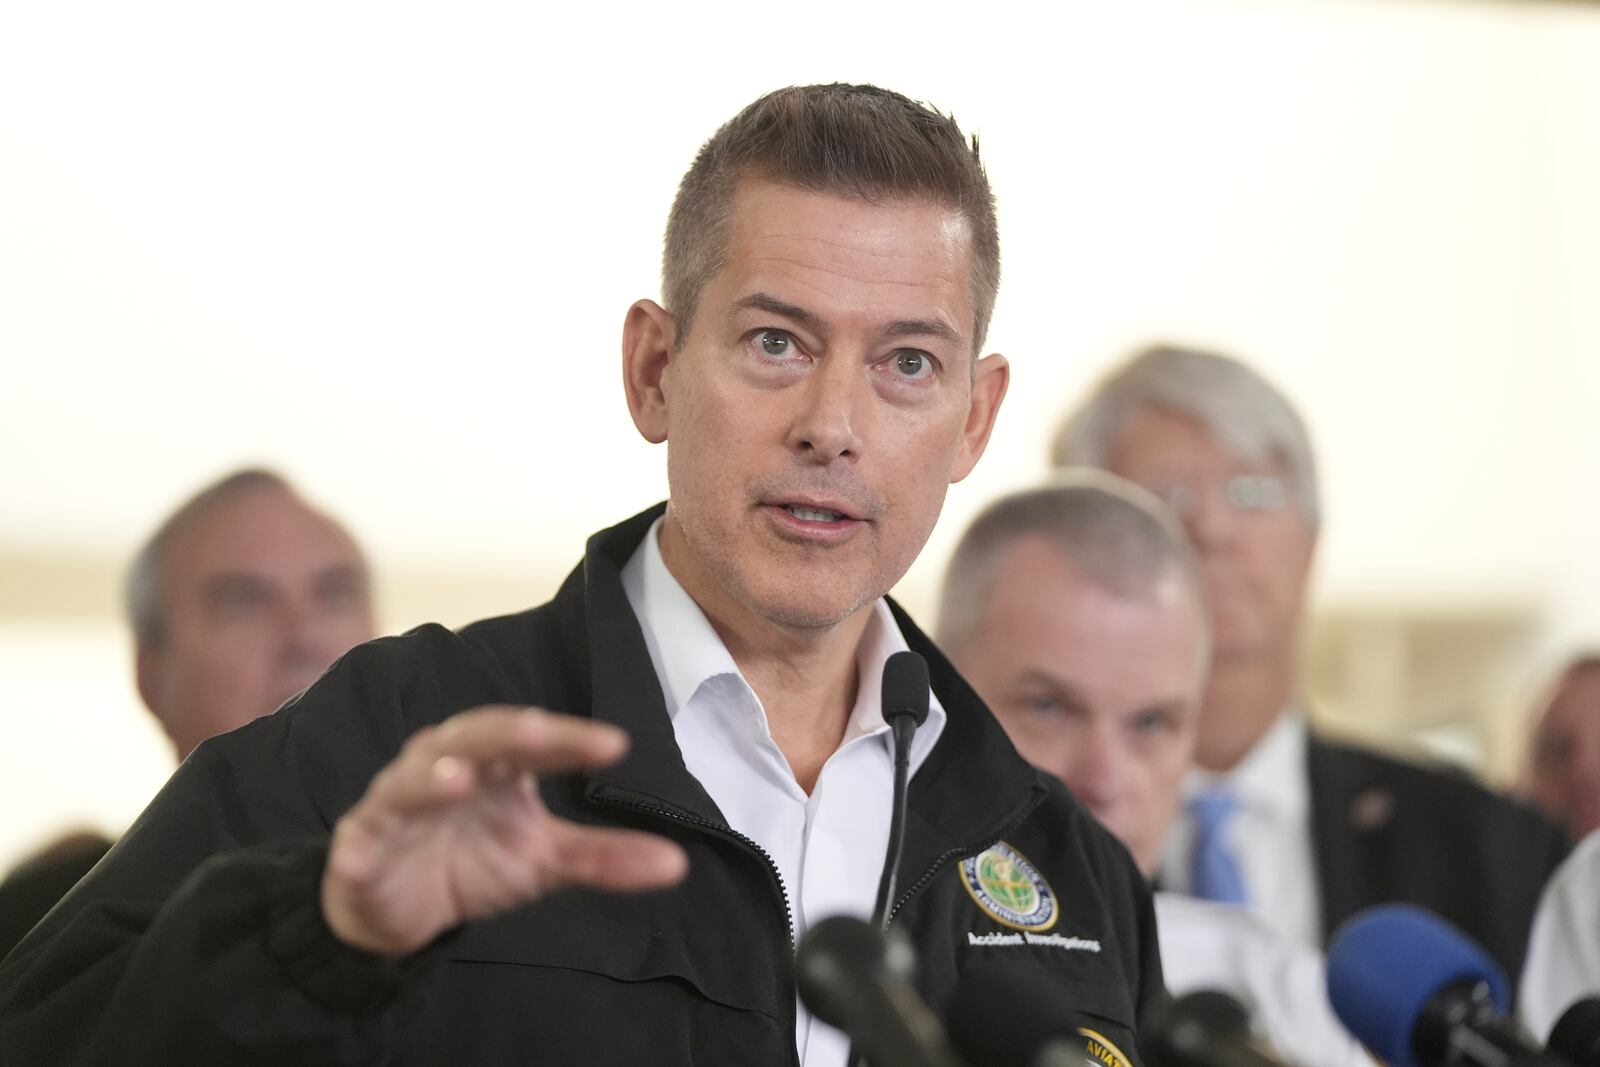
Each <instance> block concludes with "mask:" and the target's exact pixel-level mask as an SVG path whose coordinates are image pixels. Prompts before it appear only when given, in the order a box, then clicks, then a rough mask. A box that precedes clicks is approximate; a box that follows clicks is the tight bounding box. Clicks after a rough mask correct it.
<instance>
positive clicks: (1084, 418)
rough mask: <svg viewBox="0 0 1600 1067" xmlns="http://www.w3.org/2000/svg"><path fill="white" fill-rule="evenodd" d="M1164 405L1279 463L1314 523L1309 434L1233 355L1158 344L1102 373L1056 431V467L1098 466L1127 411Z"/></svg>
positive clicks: (1243, 452) (1228, 443) (1229, 444)
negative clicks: (1230, 356)
mask: <svg viewBox="0 0 1600 1067" xmlns="http://www.w3.org/2000/svg"><path fill="white" fill-rule="evenodd" d="M1148 407H1156V408H1165V409H1167V410H1169V411H1172V412H1174V413H1175V414H1178V415H1182V416H1184V417H1186V418H1190V419H1193V420H1194V421H1195V422H1198V423H1199V424H1200V425H1201V427H1203V428H1204V429H1205V431H1206V432H1207V433H1209V434H1210V435H1211V436H1212V437H1214V438H1216V440H1217V442H1218V443H1219V444H1220V445H1221V446H1222V447H1223V448H1224V449H1226V450H1227V451H1228V452H1229V453H1231V454H1232V455H1233V456H1235V457H1236V458H1238V459H1240V460H1244V461H1247V462H1253V463H1266V462H1270V461H1274V460H1275V461H1277V462H1279V463H1282V464H1283V467H1284V472H1285V474H1286V475H1287V477H1288V481H1289V485H1290V489H1291V490H1292V492H1293V494H1294V496H1295V499H1296V500H1298V501H1299V503H1300V508H1301V510H1302V512H1303V513H1304V514H1305V516H1306V519H1307V520H1308V521H1309V522H1310V524H1311V527H1312V529H1316V528H1317V526H1318V525H1319V523H1320V521H1321V514H1322V505H1321V498H1320V491H1319V489H1318V485H1317V467H1316V461H1315V458H1314V457H1313V455H1312V451H1311V439H1310V436H1309V435H1308V434H1307V433H1306V426H1305V423H1304V421H1302V420H1301V418H1300V415H1299V413H1298V412H1296V411H1295V409H1294V405H1293V404H1291V403H1290V402H1289V398H1288V397H1286V396H1284V394H1283V392H1282V391H1281V390H1279V389H1278V388H1277V387H1276V386H1274V385H1273V384H1272V383H1271V382H1269V381H1267V380H1266V379H1265V378H1264V377H1262V376H1261V375H1260V374H1259V373H1257V372H1256V371H1254V370H1252V369H1251V368H1249V367H1247V366H1245V365H1244V364H1243V363H1241V362H1239V361H1238V360H1235V359H1229V358H1228V357H1227V356H1221V355H1216V354H1214V353H1211V352H1202V351H1197V350H1195V349H1188V348H1179V347H1176V346H1172V345H1157V346H1155V347H1152V348H1147V349H1145V350H1144V351H1142V352H1139V353H1137V354H1136V355H1134V356H1133V357H1132V358H1130V359H1129V360H1128V361H1127V362H1125V363H1123V364H1122V365H1120V366H1118V367H1117V368H1115V369H1114V370H1112V371H1111V372H1110V373H1109V374H1107V375H1106V376H1105V377H1104V378H1103V379H1101V381H1100V383H1099V384H1098V385H1097V386H1096V387H1095V389H1094V392H1093V393H1091V394H1090V395H1089V398H1088V399H1087V400H1086V401H1085V402H1084V404H1083V405H1082V406H1081V407H1080V408H1078V409H1077V410H1076V411H1074V412H1073V413H1072V414H1070V415H1068V416H1067V419H1066V421H1065V422H1063V423H1062V425H1061V428H1060V429H1059V430H1058V431H1057V432H1056V437H1055V442H1054V444H1053V446H1052V448H1051V459H1052V461H1053V462H1054V463H1055V465H1056V466H1058V467H1067V466H1087V467H1104V466H1106V464H1107V463H1108V461H1109V460H1110V458H1111V448H1112V445H1113V443H1114V442H1115V441H1116V437H1117V434H1118V433H1119V432H1120V431H1121V430H1122V427H1123V425H1124V424H1125V423H1126V422H1127V420H1128V418H1129V416H1131V415H1133V414H1135V413H1136V412H1138V411H1139V410H1141V409H1143V408H1148Z"/></svg>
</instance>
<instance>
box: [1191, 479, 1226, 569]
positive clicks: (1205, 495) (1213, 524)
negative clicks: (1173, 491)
mask: <svg viewBox="0 0 1600 1067" xmlns="http://www.w3.org/2000/svg"><path fill="white" fill-rule="evenodd" d="M1183 524H1184V526H1186V527H1187V528H1188V531H1189V537H1190V539H1191V540H1192V541H1193V542H1194V544H1195V547H1196V548H1198V549H1199V550H1200V551H1201V552H1202V553H1204V552H1210V551H1216V550H1218V549H1223V548H1227V547H1229V546H1230V545H1232V544H1233V542H1234V540H1235V538H1236V537H1237V536H1238V532H1239V515H1238V513H1237V512H1236V511H1234V509H1233V507H1232V506H1231V505H1229V503H1228V502H1227V500H1226V499H1224V498H1223V495H1222V493H1221V492H1219V491H1217V490H1216V489H1214V488H1212V487H1209V486H1208V487H1205V488H1203V489H1201V490H1199V491H1198V492H1196V493H1195V494H1194V498H1193V499H1192V500H1191V501H1190V502H1189V506H1188V507H1187V508H1186V509H1185V512H1184V514H1183Z"/></svg>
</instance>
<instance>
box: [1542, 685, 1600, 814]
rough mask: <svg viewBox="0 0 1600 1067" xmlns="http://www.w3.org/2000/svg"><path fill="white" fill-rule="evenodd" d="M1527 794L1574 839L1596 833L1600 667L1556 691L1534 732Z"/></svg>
mask: <svg viewBox="0 0 1600 1067" xmlns="http://www.w3.org/2000/svg"><path fill="white" fill-rule="evenodd" d="M1530 770H1531V776H1530V781H1529V783H1528V792H1529V795H1530V796H1531V797H1532V799H1533V801H1534V803H1535V804H1537V805H1538V806H1539V807H1540V808H1541V809H1543V811H1544V812H1545V814H1547V815H1549V816H1550V817H1551V818H1553V819H1556V820H1558V821H1559V822H1561V823H1563V824H1565V825H1566V827H1567V830H1568V832H1569V833H1570V834H1571V835H1572V839H1573V840H1574V841H1576V840H1578V839H1579V838H1581V837H1583V836H1584V835H1586V834H1588V833H1591V832H1592V831H1594V830H1600V668H1595V667H1591V668H1588V669H1580V670H1574V671H1570V672H1568V673H1567V675H1566V677H1564V678H1562V680H1561V683H1560V684H1559V685H1558V686H1557V687H1556V691H1555V695H1554V696H1552V697H1551V699H1550V706H1549V707H1548V708H1547V709H1546V710H1545V713H1544V715H1543V717H1542V718H1541V719H1540V720H1539V725H1538V727H1537V728H1536V729H1535V730H1534V734H1533V752H1532V760H1531V764H1530Z"/></svg>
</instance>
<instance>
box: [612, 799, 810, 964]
mask: <svg viewBox="0 0 1600 1067" xmlns="http://www.w3.org/2000/svg"><path fill="white" fill-rule="evenodd" d="M595 799H596V800H598V801H600V803H602V804H610V805H612V806H613V807H619V808H629V809H631V810H633V811H642V812H644V813H646V814H648V815H654V816H656V817H658V818H663V819H669V820H671V821H673V822H680V823H684V824H686V825H689V826H696V827H699V828H700V829H702V830H710V831H711V832H712V833H715V834H718V835H719V836H722V837H726V838H729V839H730V840H733V841H737V842H739V843H740V844H742V845H744V846H745V847H746V848H749V849H751V850H753V851H754V852H755V853H756V855H758V856H760V857H761V858H762V860H764V861H765V862H766V864H767V870H768V871H770V872H772V880H773V881H774V882H775V883H777V886H778V895H779V896H780V897H782V898H783V921H784V924H785V925H786V926H787V927H788V930H789V952H790V953H791V954H793V952H794V950H795V936H794V912H793V910H791V908H790V907H789V889H788V887H787V886H786V885H784V884H783V873H782V872H781V871H779V870H778V865H777V864H776V863H774V862H773V860H772V857H771V856H770V855H769V854H768V853H767V850H766V849H764V848H762V847H761V846H760V845H758V844H756V843H755V842H754V841H752V840H751V839H750V838H748V837H746V836H745V835H744V834H741V833H740V832H739V831H737V830H735V829H734V828H733V827H731V826H728V825H726V824H725V823H719V822H714V821H712V820H711V819H702V818H701V817H700V816H698V815H689V814H687V813H685V812H681V811H674V810H672V809H671V808H663V807H658V806H655V805H651V804H642V803H640V802H639V801H636V800H624V799H622V798H621V797H596V798H595Z"/></svg>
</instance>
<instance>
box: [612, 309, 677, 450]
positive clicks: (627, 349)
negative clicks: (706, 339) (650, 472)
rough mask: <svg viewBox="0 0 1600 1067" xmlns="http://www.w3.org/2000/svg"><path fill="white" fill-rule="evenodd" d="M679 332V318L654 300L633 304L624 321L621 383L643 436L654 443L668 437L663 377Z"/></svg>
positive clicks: (630, 409)
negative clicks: (674, 316)
mask: <svg viewBox="0 0 1600 1067" xmlns="http://www.w3.org/2000/svg"><path fill="white" fill-rule="evenodd" d="M677 332H678V320H677V319H675V318H673V316H672V314H671V313H670V312H668V311H667V309H666V308H664V307H662V306H661V305H660V304H658V303H656V302H655V301H654V300H641V301H639V302H638V303H637V304H634V305H633V306H632V307H631V308H629V309H628V317H627V319H626V320H624V321H623V324H622V386H623V389H624V390H625V391H626V392H627V394H628V411H629V413H630V414H632V415H633V424H634V426H636V427H638V430H639V434H640V436H642V437H643V438H644V439H645V440H646V441H649V442H650V443H651V444H653V445H658V444H660V443H661V442H662V441H665V440H666V439H667V395H666V391H665V390H664V389H663V388H662V378H663V377H664V376H665V375H666V370H667V364H668V363H669V362H671V360H672V354H673V347H674V342H675V341H676V339H677Z"/></svg>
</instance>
